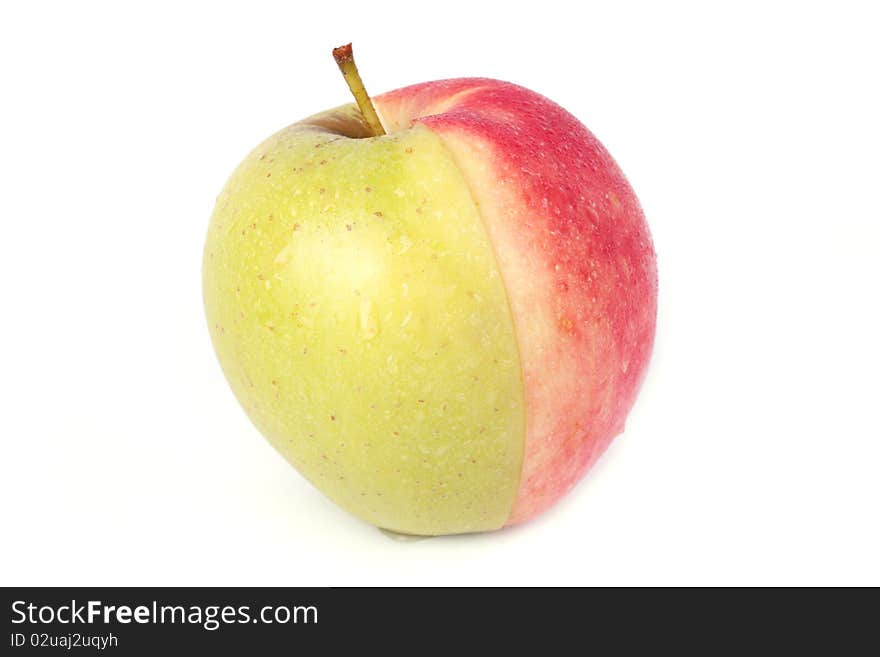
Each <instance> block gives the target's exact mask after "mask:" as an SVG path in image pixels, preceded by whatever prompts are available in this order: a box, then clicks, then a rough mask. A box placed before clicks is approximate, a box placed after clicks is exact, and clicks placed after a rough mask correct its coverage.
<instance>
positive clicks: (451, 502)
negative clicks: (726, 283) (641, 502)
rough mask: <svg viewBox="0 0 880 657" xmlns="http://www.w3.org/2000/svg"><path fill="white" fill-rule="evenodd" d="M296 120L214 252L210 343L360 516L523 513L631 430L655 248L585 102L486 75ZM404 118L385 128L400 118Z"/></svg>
mask: <svg viewBox="0 0 880 657" xmlns="http://www.w3.org/2000/svg"><path fill="white" fill-rule="evenodd" d="M334 54H336V55H337V60H338V61H340V67H341V68H342V69H343V73H344V74H345V75H346V79H347V80H348V81H349V83H350V86H352V89H353V91H354V92H355V97H356V99H357V101H358V103H357V104H350V105H345V106H342V107H339V108H336V109H332V110H329V111H326V112H322V113H320V114H316V115H314V116H312V117H310V118H307V119H304V120H302V121H300V122H298V123H294V124H293V125H291V126H289V127H287V128H284V129H283V130H281V131H280V132H278V133H276V134H274V135H272V136H271V137H269V138H268V139H267V140H266V141H264V142H263V143H262V144H260V145H259V146H257V148H256V149H254V150H253V151H252V152H251V153H250V154H249V155H248V156H247V157H246V158H245V159H244V161H243V162H242V163H241V164H240V165H239V167H238V168H237V169H236V170H235V172H234V173H233V174H232V176H231V177H230V178H229V180H228V182H227V183H226V186H225V188H224V189H223V191H222V193H221V194H220V196H219V197H218V199H217V203H216V207H215V209H214V212H213V215H212V217H211V221H210V228H209V230H208V236H207V241H206V245H205V251H204V264H203V287H204V302H205V310H206V313H207V318H208V325H209V329H210V333H211V338H212V341H213V344H214V347H215V350H216V352H217V355H218V358H219V361H220V364H221V366H222V368H223V371H224V373H225V375H226V377H227V379H228V381H229V384H230V385H231V387H232V390H233V391H234V393H235V396H236V397H237V398H238V400H239V402H240V403H241V405H242V406H243V407H244V409H245V411H246V412H247V414H248V416H249V417H250V418H251V420H252V421H253V423H254V424H255V425H256V427H257V428H258V429H259V430H260V431H261V432H262V433H263V434H264V435H265V436H266V437H267V438H268V440H269V441H270V442H271V444H272V445H273V446H274V447H275V448H276V449H277V450H278V451H279V452H280V453H281V454H282V455H283V456H284V457H285V458H286V459H287V460H288V461H289V462H290V463H291V464H292V465H293V466H294V467H295V468H296V469H297V470H298V471H299V472H300V473H302V475H303V476H305V477H306V478H307V479H308V480H309V481H310V482H312V483H313V484H314V485H315V486H316V487H318V488H319V489H320V490H321V491H323V492H324V493H325V494H326V495H327V496H328V497H330V498H331V499H332V500H334V501H335V502H336V503H338V504H339V505H340V506H342V507H343V508H344V509H347V510H348V511H349V512H351V513H353V514H355V515H356V516H358V517H360V518H362V519H364V520H366V521H367V522H370V523H372V524H374V525H376V526H378V527H381V528H384V529H389V530H392V531H395V532H400V533H406V534H418V535H438V534H453V533H465V532H477V531H487V530H494V529H498V528H501V527H503V526H506V525H513V524H517V523H521V522H524V521H526V520H528V519H530V518H532V517H534V516H536V515H537V514H539V513H541V512H542V511H544V510H545V509H547V508H548V507H550V506H551V505H552V504H553V503H554V502H555V501H557V500H558V499H559V498H560V497H561V496H562V495H563V494H564V493H565V492H566V491H568V490H569V489H570V488H571V487H572V486H573V485H574V484H575V483H576V482H577V481H578V480H579V479H580V478H581V477H582V476H583V475H584V473H585V472H586V471H587V469H588V468H589V467H590V466H591V465H592V464H593V463H594V462H595V461H596V459H597V458H598V457H599V455H600V454H601V453H602V452H603V450H604V449H605V448H606V447H607V445H608V444H609V442H610V441H611V439H612V438H613V437H614V436H615V435H617V434H619V433H620V432H621V431H622V430H623V428H624V421H625V419H626V416H627V414H628V412H629V410H630V408H631V407H632V405H633V402H634V401H635V397H636V394H637V392H638V389H639V386H640V383H641V381H642V379H643V376H644V373H645V369H646V366H647V364H648V360H649V357H650V353H651V348H652V344H653V339H654V328H655V318H656V310H657V271H656V260H655V255H654V249H653V246H652V242H651V237H650V234H649V231H648V227H647V224H646V222H645V218H644V215H643V213H642V210H641V208H640V205H639V202H638V200H637V199H636V196H635V194H634V193H633V190H632V189H631V188H630V185H629V184H628V183H627V180H626V179H625V177H624V175H623V173H622V172H621V170H620V168H618V166H617V164H616V163H615V162H614V160H613V159H612V158H611V156H610V155H609V154H608V152H607V151H606V150H605V148H604V147H603V146H602V145H601V144H600V143H599V141H598V140H597V139H596V138H595V137H594V136H593V135H592V133H590V131H589V130H587V128H586V127H584V126H583V125H582V124H581V123H580V122H579V121H578V120H577V119H576V118H575V117H573V116H572V115H571V114H569V113H568V112H566V111H565V110H563V109H562V108H561V107H559V106H558V105H556V104H554V103H553V102H551V101H550V100H548V99H546V98H544V97H543V96H540V95H538V94H537V93H534V92H532V91H529V90H528V89H525V88H523V87H520V86H517V85H514V84H510V83H506V82H500V81H498V80H490V79H482V78H467V79H453V80H442V81H437V82H427V83H424V84H417V85H414V86H409V87H405V88H403V89H398V90H396V91H392V92H390V93H386V94H383V95H380V96H377V97H374V98H373V99H372V103H371V102H370V98H369V96H367V95H366V92H365V91H364V90H363V86H362V83H361V82H360V78H359V77H358V76H357V71H356V69H355V68H354V63H353V60H352V59H351V54H350V49H348V50H346V49H344V48H343V49H337V51H336V52H335V53H334ZM385 132H387V134H384V133H385Z"/></svg>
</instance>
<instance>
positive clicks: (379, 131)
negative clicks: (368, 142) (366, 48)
mask: <svg viewBox="0 0 880 657" xmlns="http://www.w3.org/2000/svg"><path fill="white" fill-rule="evenodd" d="M333 59H335V60H336V63H337V64H338V65H339V70H340V71H342V77H344V78H345V81H346V82H347V83H348V88H349V89H351V93H352V95H353V96H354V99H355V100H356V101H357V104H358V107H359V108H360V110H361V114H363V115H364V120H365V121H366V122H367V125H368V126H369V128H370V131H371V132H372V133H373V136H374V137H380V136H381V135H384V134H385V128H383V127H382V122H381V121H380V120H379V115H378V114H376V108H375V107H373V101H371V100H370V96H369V95H368V94H367V90H366V88H365V87H364V81H363V80H361V76H360V74H359V73H358V70H357V66H355V63H354V55H353V54H352V52H351V44H350V43H349V44H348V45H345V46H339V47H338V48H334V49H333Z"/></svg>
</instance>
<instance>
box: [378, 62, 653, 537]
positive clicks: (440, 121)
mask: <svg viewBox="0 0 880 657" xmlns="http://www.w3.org/2000/svg"><path fill="white" fill-rule="evenodd" d="M374 101H375V104H376V107H377V109H378V111H379V113H380V115H381V116H382V118H383V121H384V122H385V124H386V128H389V131H391V130H396V129H401V128H406V127H408V126H409V125H412V124H417V123H418V124H422V125H424V126H425V127H427V128H428V129H430V130H432V131H433V132H434V133H436V134H437V135H439V136H440V137H441V138H442V139H443V140H444V143H445V144H446V145H447V147H448V148H449V149H450V150H451V151H452V153H453V155H454V157H455V158H456V160H457V162H458V164H459V166H460V167H461V168H462V170H463V172H464V174H465V177H466V178H467V180H468V182H469V184H470V186H471V192H472V194H473V197H474V200H475V201H476V202H477V203H478V205H479V207H480V210H481V214H482V216H483V219H484V221H485V223H486V228H487V230H488V233H489V236H490V238H491V240H492V244H493V247H494V249H495V252H496V257H497V259H498V263H499V267H500V271H501V274H502V277H503V278H504V282H505V286H506V289H507V294H508V299H509V302H510V307H511V311H512V315H513V319H514V326H515V330H516V334H517V342H518V345H519V350H520V360H521V364H522V370H523V377H524V388H525V400H526V439H525V458H524V462H523V470H522V476H521V481H520V485H519V490H518V493H517V498H516V501H515V503H514V507H513V509H512V511H511V514H510V516H509V518H508V521H507V524H508V525H513V524H517V523H521V522H524V521H526V520H528V519H530V518H532V517H534V516H535V515H537V514H539V513H541V512H542V511H544V510H546V509H547V508H548V507H550V506H551V505H552V504H554V503H555V502H556V500H558V499H559V498H560V497H561V496H562V495H563V494H565V493H566V492H567V491H568V490H569V489H570V488H571V487H572V486H574V484H575V483H576V482H577V481H578V480H579V479H580V478H581V477H582V476H583V475H584V473H585V472H586V471H587V470H588V469H589V468H590V466H591V465H592V464H593V463H594V462H595V461H596V459H597V458H598V457H599V456H600V455H601V454H602V452H603V451H604V450H605V448H606V447H607V446H608V444H609V443H610V441H611V439H612V438H613V437H614V436H616V435H617V434H619V433H620V432H621V431H622V430H623V427H624V422H625V420H626V416H627V414H628V413H629V411H630V409H631V407H632V405H633V403H634V401H635V398H636V394H637V393H638V390H639V387H640V385H641V382H642V379H643V377H644V374H645V370H646V367H647V365H648V360H649V358H650V354H651V349H652V346H653V340H654V330H655V323H656V314H657V266H656V258H655V254H654V248H653V244H652V241H651V236H650V233H649V231H648V226H647V224H646V222H645V218H644V214H643V212H642V209H641V206H640V205H639V202H638V200H637V199H636V196H635V194H634V192H633V190H632V188H631V187H630V185H629V183H628V182H627V180H626V178H625V177H624V175H623V173H622V172H621V170H620V168H619V167H618V166H617V164H616V163H615V161H614V160H613V159H612V158H611V156H610V155H609V153H608V151H606V150H605V148H604V147H603V146H602V144H600V143H599V141H598V140H597V139H596V137H594V136H593V134H592V133H591V132H590V131H589V130H587V128H586V127H585V126H584V125H583V124H582V123H580V122H579V121H578V120H577V119H576V118H575V117H574V116H572V115H571V114H569V113H568V112H566V111H565V110H564V109H562V108H561V107H560V106H558V105H556V104H555V103H553V102H552V101H550V100H548V99H547V98H544V97H543V96H541V95H539V94H536V93H534V92H532V91H529V90H528V89H525V88H523V87H520V86H517V85H513V84H510V83H506V82H500V81H497V80H490V79H479V78H467V79H455V80H442V81H437V82H429V83H425V84H419V85H414V86H410V87H405V88H402V89H398V90H396V91H392V92H390V93H387V94H384V95H382V96H378V97H376V98H375V99H374Z"/></svg>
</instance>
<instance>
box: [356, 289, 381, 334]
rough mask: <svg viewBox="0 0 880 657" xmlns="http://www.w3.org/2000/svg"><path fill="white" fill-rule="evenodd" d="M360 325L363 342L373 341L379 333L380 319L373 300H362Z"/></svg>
mask: <svg viewBox="0 0 880 657" xmlns="http://www.w3.org/2000/svg"><path fill="white" fill-rule="evenodd" d="M358 325H359V328H360V335H361V339H362V340H372V339H373V338H375V337H376V335H377V334H378V333H379V318H378V316H377V314H376V311H375V308H374V307H373V302H372V300H371V299H367V298H366V297H362V298H361V303H360V312H359V313H358Z"/></svg>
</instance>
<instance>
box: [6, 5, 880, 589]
mask: <svg viewBox="0 0 880 657" xmlns="http://www.w3.org/2000/svg"><path fill="white" fill-rule="evenodd" d="M872 4H873V3H868V2H865V3H862V4H857V3H848V2H834V3H831V2H828V3H823V4H822V5H820V4H819V3H800V2H798V3H794V2H793V3H790V4H789V3H776V2H759V3H750V2H742V3H732V4H731V5H730V8H728V9H725V10H722V9H718V8H710V5H716V3H696V2H695V3H690V4H681V3H666V2H663V3H648V2H646V3H638V4H636V3H624V2H620V3H597V4H595V5H593V4H590V3H586V4H584V3H575V2H551V1H548V0H542V1H541V2H535V3H529V4H526V3H517V2H513V1H510V2H503V3H487V2H476V1H474V0H470V1H468V2H452V1H451V0H444V1H443V2H434V3H418V2H416V3H413V2H406V3H390V2H382V0H373V1H372V2H371V1H369V0H363V1H361V2H357V3H355V2H351V3H346V2H341V1H339V0H330V1H327V2H308V3H307V2H290V1H287V2H278V3H262V2H254V1H250V2H247V3H239V4H237V5H225V4H220V3H206V4H204V5H199V4H191V3H178V2H174V3H143V4H142V5H141V6H140V8H134V5H132V4H130V3H109V2H108V3H106V4H95V3H60V2H59V3H56V4H48V3H36V2H34V3H16V5H17V6H15V7H13V5H12V3H4V4H3V8H2V9H0V97H2V99H0V118H2V120H0V221H2V224H0V229H2V233H0V284H2V288H0V289H2V303H0V309H2V310H0V312H2V322H0V336H2V339H0V350H2V352H0V387H2V390H0V393H2V394H0V400H2V413H0V435H2V450H3V451H2V458H0V468H2V471H0V504H2V517H0V526H2V528H3V529H2V535H3V538H2V540H0V583H2V584H5V585H12V584H20V585H52V584H92V585H134V584H150V585H160V584H168V585H197V584H204V585H244V584H249V585H342V584H352V585H354V584H473V585H483V584H505V585H506V584H698V585H701V584H874V585H878V584H880V559H878V554H880V529H878V502H880V478H878V468H880V429H878V420H877V417H878V414H877V406H878V396H880V395H878V392H880V385H878V378H877V373H878V366H880V350H878V335H880V311H878V307H880V293H878V287H880V273H878V265H877V253H878V247H880V198H878V185H880V175H878V174H880V158H878V152H880V130H878V120H880V98H878V88H880V85H878V77H877V76H878V68H877V65H878V62H880V46H878V38H877V25H878V24H880V22H878V17H877V16H876V15H874V14H873V12H872V10H871V7H872ZM600 5H601V6H600ZM349 40H353V41H354V43H355V52H356V55H357V58H358V63H359V65H360V68H361V72H362V73H363V75H364V77H365V80H366V82H367V85H368V88H369V89H370V90H371V92H372V93H379V92H381V91H386V90H389V89H392V88H395V87H399V86H403V85H405V84H409V83H414V82H420V81H425V80H431V79H436V78H443V77H454V76H465V75H480V76H490V77H497V78H501V79H507V80H510V81H512V82H517V83H520V84H523V85H525V86H528V87H530V88H533V89H535V90H536V91H539V92H541V93H543V94H545V95H547V96H549V97H550V98H552V99H554V100H556V101H557V102H559V103H560V104H562V105H563V106H564V107H566V108H567V109H569V110H570V111H571V112H573V113H574V114H575V115H577V116H578V117H579V118H581V120H583V121H584V122H585V123H586V124H587V125H588V126H589V127H590V128H591V129H592V130H593V131H594V132H595V133H596V135H597V136H598V137H599V138H600V139H601V140H602V141H603V142H604V143H605V145H606V146H607V147H608V148H609V150H610V151H611V152H612V154H613V155H614V156H615V157H616V159H617V160H618V162H619V163H620V165H621V166H622V168H623V169H624V171H625V172H626V174H627V175H628V177H629V179H630V181H631V183H632V185H633V187H634V188H635V190H636V192H637V193H638V195H639V197H640V199H641V201H642V203H643V205H644V208H645V211H646V214H647V216H648V220H649V223H650V226H651V229H652V231H653V235H654V239H655V244H656V249H657V252H658V259H659V272H660V314H659V323H658V333H657V343H656V349H655V353H654V358H653V361H652V364H651V368H650V372H649V374H648V377H647V380H646V382H645V385H644V387H643V389H642V393H641V396H640V398H639V401H638V403H637V404H636V407H635V409H634V411H633V413H632V415H631V416H630V419H629V422H628V425H627V430H626V433H625V434H623V435H622V436H620V437H619V438H618V439H617V440H616V441H615V442H614V444H613V445H612V447H611V448H610V449H609V451H608V452H607V453H606V455H605V456H604V457H603V458H602V459H601V461H600V463H599V464H598V465H597V466H596V467H595V468H594V469H593V471H591V473H590V474H589V475H588V476H587V478H586V479H585V480H584V481H583V482H582V483H581V484H580V485H579V486H578V487H577V488H576V489H575V490H574V491H573V492H572V493H571V494H570V495H569V496H568V497H567V498H566V499H565V500H564V501H563V502H561V503H560V504H559V505H558V506H557V507H555V508H554V509H553V510H552V511H550V512H548V513H546V514H545V515H544V516H543V517H541V518H539V519H537V520H535V521H534V522H532V523H530V524H529V525H526V526H523V527H520V528H516V529H513V530H506V531H502V532H499V533H495V534H486V535H478V536H464V537H449V538H437V539H428V540H421V541H417V542H409V543H403V542H396V541H394V540H392V539H390V538H388V537H386V536H385V535H383V534H381V533H380V532H379V531H377V530H376V529H374V528H372V527H369V526H367V525H365V524H363V523H362V522H360V521H358V520H356V519H354V518H352V517H350V516H348V515H347V514H346V513H344V512H343V511H341V510H339V509H337V508H336V507H334V506H333V505H332V504H331V503H330V502H328V501H326V500H325V499H324V498H323V497H322V496H321V494H319V493H318V492H317V491H315V490H314V489H312V488H311V487H310V486H309V485H308V484H307V483H306V482H305V481H304V480H303V479H301V478H300V476H299V475H298V474H296V472H295V471H294V470H292V469H291V468H290V467H289V466H288V465H287V464H286V463H285V462H284V461H283V460H282V459H281V457H279V456H278V455H276V453H275V452H274V451H273V450H272V449H271V448H270V447H269V446H268V444H267V443H266V442H265V441H264V440H263V438H262V437H261V436H260V435H259V434H258V433H257V431H256V430H255V429H254V428H253V427H252V426H251V424H250V423H249V421H248V420H247V418H246V417H245V415H244V413H243V412H242V410H241V409H240V408H239V406H238V404H237V403H236V401H235V399H234V398H233V396H232V393H231V392H230V390H229V389H228V386H227V384H226V382H225V380H224V379H223V376H222V374H221V372H220V368H219V366H218V365H217V363H216V361H215V358H214V354H213V351H212V348H211V345H210V341H209V338H208V334H207V330H206V326H205V322H204V318H203V312H202V303H201V290H200V282H201V281H200V267H201V255H202V241H203V238H204V235H205V231H206V227H207V222H208V217H209V215H210V213H211V210H212V207H213V202H214V198H215V196H216V195H217V193H218V192H219V190H220V188H221V187H222V185H223V183H224V181H225V179H226V176H227V175H228V174H229V173H230V172H231V171H232V169H233V168H234V167H235V165H236V164H237V163H238V162H239V160H240V159H241V158H242V157H243V156H244V154H245V153H246V152H247V151H249V150H250V149H251V148H252V147H253V146H254V145H256V144H257V143H258V142H259V141H260V140H261V139H263V138H264V137H266V136H267V135H269V134H271V133H272V132H274V131H275V130H277V129H279V128H281V127H282V126H284V125H287V124H288V123H291V122H293V121H295V120H297V119H299V118H302V117H304V116H306V115H308V114H311V113H313V112H315V111H318V110H322V109H325V108H329V107H332V106H335V105H337V104H340V103H342V102H346V101H347V100H348V91H347V89H346V87H345V85H344V83H343V81H342V78H341V77H340V75H339V73H338V71H337V69H336V67H335V64H334V63H333V61H332V58H331V56H330V50H331V48H332V47H333V46H336V45H339V44H341V43H345V42H347V41H349Z"/></svg>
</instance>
